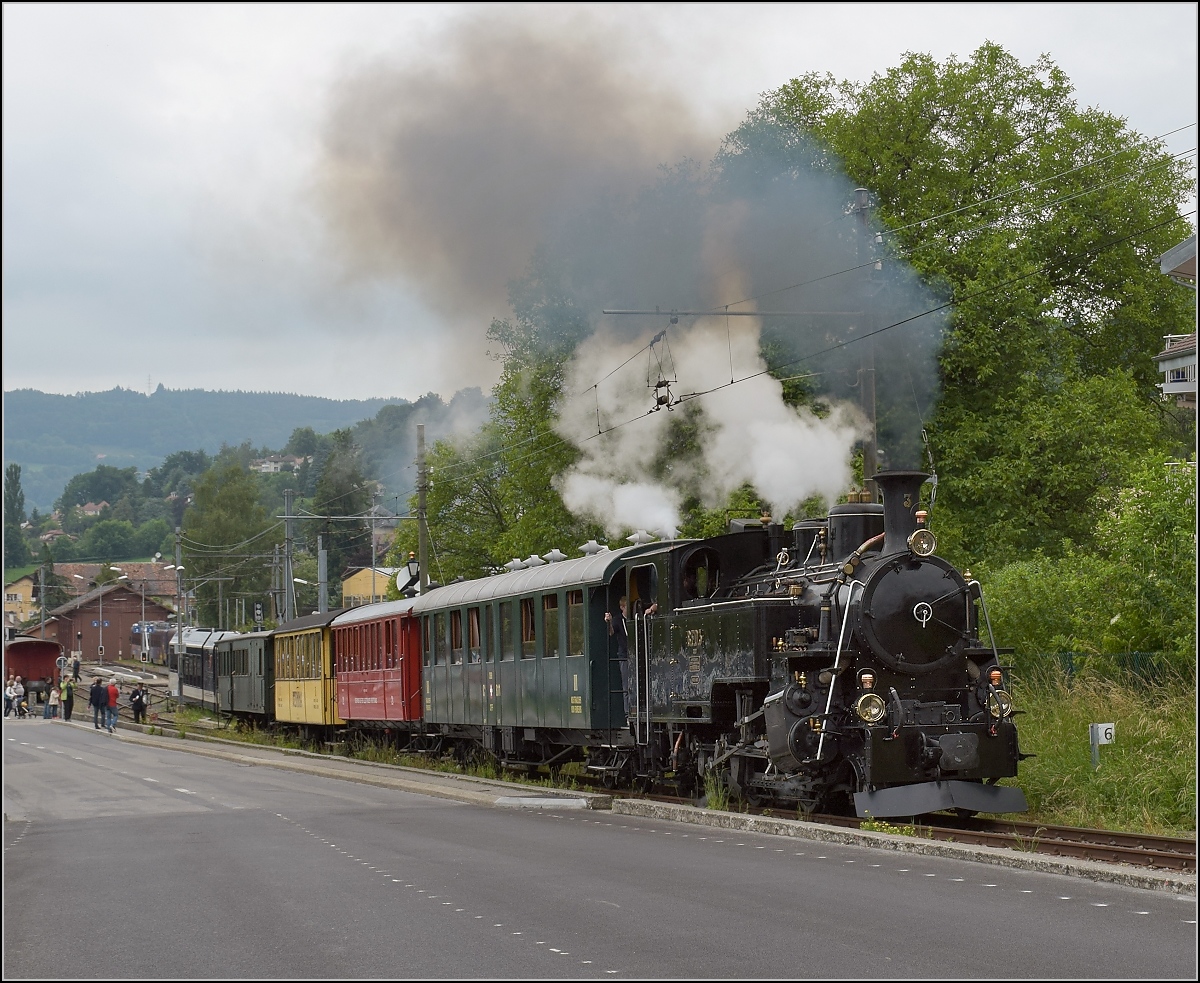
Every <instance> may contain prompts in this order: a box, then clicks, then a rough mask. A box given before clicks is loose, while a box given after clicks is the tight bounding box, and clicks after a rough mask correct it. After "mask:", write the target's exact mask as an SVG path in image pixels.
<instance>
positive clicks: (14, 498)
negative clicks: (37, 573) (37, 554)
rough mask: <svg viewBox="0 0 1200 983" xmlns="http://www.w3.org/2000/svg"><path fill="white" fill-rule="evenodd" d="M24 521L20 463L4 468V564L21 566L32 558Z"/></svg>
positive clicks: (23, 493) (8, 566) (6, 565)
mask: <svg viewBox="0 0 1200 983" xmlns="http://www.w3.org/2000/svg"><path fill="white" fill-rule="evenodd" d="M24 522H25V492H24V491H22V489H21V465H19V464H16V463H13V464H10V465H8V467H6V468H5V469H4V566H5V568H6V569H7V568H15V567H23V566H25V565H26V564H28V563H29V562H30V560H32V555H31V554H30V552H29V544H28V543H26V542H25V534H24V531H23V530H22V529H21V525H22V524H23V523H24Z"/></svg>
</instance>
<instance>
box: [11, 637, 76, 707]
mask: <svg viewBox="0 0 1200 983" xmlns="http://www.w3.org/2000/svg"><path fill="white" fill-rule="evenodd" d="M62 654H63V647H62V646H61V645H60V644H59V643H58V642H54V641H51V640H50V639H48V638H34V637H33V636H32V635H18V636H17V637H16V638H14V639H11V640H10V641H7V642H5V643H4V678H5V679H8V677H9V676H20V677H21V680H22V682H23V683H24V686H25V692H26V694H27V698H28V699H29V705H30V706H33V704H34V701H35V697H36V694H38V693H43V692H44V691H46V683H45V681H46V679H54V680H57V679H58V678H59V676H60V675H61V674H62V669H60V668H59V665H58V660H59V658H60V657H61V656H62ZM44 698H45V697H44V696H43V697H42V699H44Z"/></svg>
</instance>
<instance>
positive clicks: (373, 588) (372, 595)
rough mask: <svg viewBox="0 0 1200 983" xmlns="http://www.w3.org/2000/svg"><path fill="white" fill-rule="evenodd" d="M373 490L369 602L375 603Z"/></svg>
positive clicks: (372, 502)
mask: <svg viewBox="0 0 1200 983" xmlns="http://www.w3.org/2000/svg"><path fill="white" fill-rule="evenodd" d="M375 563H376V560H375V492H372V493H371V603H372V604H374V603H375Z"/></svg>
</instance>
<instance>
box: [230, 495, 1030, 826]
mask: <svg viewBox="0 0 1200 983" xmlns="http://www.w3.org/2000/svg"><path fill="white" fill-rule="evenodd" d="M926 478H927V476H926V475H924V474H923V473H920V472H915V471H893V472H885V473H880V474H878V475H876V476H875V481H876V483H877V484H878V486H879V488H880V489H881V491H882V493H883V504H882V505H878V504H875V503H873V502H870V501H851V502H849V503H847V504H844V505H838V506H835V507H834V508H833V509H831V511H830V513H829V515H828V516H827V517H826V518H824V519H819V520H805V521H802V522H800V523H797V524H796V526H795V527H794V528H793V529H792V530H790V531H787V532H785V530H784V528H783V526H782V525H780V524H778V523H773V522H771V521H769V520H764V521H747V520H735V521H734V522H733V523H731V530H730V531H729V532H728V533H727V534H725V535H722V536H718V537H714V538H711V539H704V540H672V541H666V542H638V543H635V544H634V545H633V546H628V547H622V548H620V549H615V550H610V549H608V548H607V547H602V546H599V545H597V544H595V543H594V542H593V543H589V544H586V545H585V546H584V547H581V548H580V549H581V551H582V552H583V553H584V555H583V556H582V557H580V558H577V559H567V558H565V557H564V556H563V554H561V553H560V552H558V551H557V550H555V551H552V552H551V553H548V554H546V556H545V557H538V556H531V557H529V559H528V560H525V561H519V562H514V563H513V564H510V569H509V572H507V573H503V574H498V575H496V576H492V577H485V578H482V579H479V580H472V581H465V582H459V583H453V584H448V585H445V586H440V587H436V589H433V590H429V591H427V592H426V593H425V594H423V595H422V596H420V597H418V598H415V599H404V600H399V601H389V602H384V603H380V604H370V605H365V606H363V607H357V608H352V609H349V610H346V611H341V612H330V613H328V614H322V615H312V616H308V617H306V618H302V619H298V620H297V621H295V622H292V623H290V624H287V625H283V626H280V628H279V629H277V630H276V631H275V632H272V633H259V634H258V635H255V636H246V640H245V642H243V641H242V640H239V639H225V640H222V641H218V642H217V643H216V645H215V650H214V653H213V656H212V660H211V661H212V664H213V665H214V666H215V667H216V668H215V673H216V675H215V678H214V683H215V685H214V686H213V688H212V694H213V698H214V699H217V700H218V703H219V704H220V705H221V709H222V710H224V711H227V712H230V713H234V714H237V715H241V716H247V717H250V718H254V717H256V716H257V717H262V716H266V717H271V718H273V719H274V721H275V722H278V723H282V724H287V725H293V726H301V727H305V728H312V727H318V728H324V729H326V730H372V731H374V732H375V734H376V735H379V734H380V733H382V734H383V735H385V736H386V737H387V738H388V739H390V740H392V741H395V742H396V743H399V744H401V745H408V746H410V747H413V748H417V749H421V750H434V751H437V750H448V749H453V750H455V751H456V752H458V753H460V754H469V753H486V754H488V755H490V756H494V758H496V759H498V760H499V761H500V762H501V763H502V764H503V765H505V766H508V767H522V768H537V767H545V766H548V767H550V768H551V769H553V768H555V767H557V766H560V765H562V764H563V763H565V762H567V761H583V762H585V763H586V768H587V770H588V771H589V772H591V773H593V774H595V775H597V776H598V777H599V778H601V779H602V780H603V782H604V784H606V785H609V786H612V787H616V786H627V785H635V784H640V785H643V786H646V787H648V786H651V785H669V786H673V787H675V788H677V789H678V790H679V791H680V792H681V794H685V795H687V794H694V793H695V792H696V791H697V790H698V789H699V788H700V787H701V786H708V787H709V788H711V787H712V784H713V783H721V784H722V785H724V786H725V787H726V788H727V789H728V790H729V791H731V792H732V793H733V794H735V795H737V796H739V797H742V798H745V799H748V800H750V801H752V802H755V801H770V802H772V803H779V804H786V805H789V806H794V807H798V808H799V809H800V810H802V811H804V812H813V811H820V812H847V813H855V812H856V813H857V814H858V815H860V816H871V817H878V818H883V817H889V816H914V815H920V814H923V813H927V812H934V811H940V810H945V809H952V810H958V811H959V812H961V813H968V814H969V813H976V812H988V813H1003V812H1021V811H1024V810H1025V809H1026V803H1025V798H1024V795H1023V794H1022V792H1021V791H1020V789H1019V788H1016V787H1011V786H1004V785H1000V784H998V783H999V781H1000V780H1001V779H1005V778H1013V777H1015V776H1016V774H1017V765H1018V762H1019V761H1020V759H1021V757H1022V755H1021V752H1020V749H1019V745H1018V741H1017V729H1016V726H1015V724H1014V720H1013V714H1014V710H1013V701H1012V699H1011V697H1010V695H1009V693H1008V691H1007V689H1006V686H1005V677H1006V670H1005V668H1004V667H1003V666H1002V665H1001V664H1000V654H1001V652H1000V650H998V649H996V648H995V647H994V646H992V645H985V644H983V643H982V642H981V640H980V638H979V617H980V614H981V612H982V614H983V616H984V617H985V618H986V608H985V607H984V606H983V603H982V596H981V593H980V590H979V585H978V583H977V582H975V581H974V580H971V579H969V578H968V577H967V576H964V574H962V573H961V572H959V571H958V570H956V569H955V568H954V567H953V566H952V565H951V564H950V563H948V562H947V561H946V560H944V559H942V558H940V557H938V556H936V555H935V553H934V549H935V542H934V538H933V535H932V533H931V532H930V530H929V529H928V528H926V526H925V522H924V518H925V513H924V512H923V511H922V510H921V509H920V495H919V493H920V489H921V485H922V484H923V483H924V481H925V480H926ZM864 497H865V496H864ZM622 601H624V605H622ZM623 606H624V608H625V610H626V611H627V612H628V613H629V620H628V621H627V622H625V623H624V624H625V625H626V628H627V632H626V634H627V638H628V644H627V645H622V644H620V641H619V639H618V637H617V636H618V634H619V633H617V632H612V631H610V625H611V624H612V623H613V621H614V620H615V619H620V618H622V617H623V613H622V607H623ZM606 615H607V616H608V617H606ZM989 634H990V633H989ZM251 641H252V642H253V646H252V647H253V649H254V651H253V652H252V653H251V652H249V650H248V649H247V650H246V651H245V652H243V651H242V649H244V648H246V645H248V644H250V642H251ZM239 645H240V646H241V648H239ZM227 676H228V677H230V678H226V677H227ZM234 677H237V678H234ZM238 694H242V695H241V696H239V695H238ZM226 704H228V705H226Z"/></svg>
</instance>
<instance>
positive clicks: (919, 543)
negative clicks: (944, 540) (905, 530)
mask: <svg viewBox="0 0 1200 983" xmlns="http://www.w3.org/2000/svg"><path fill="white" fill-rule="evenodd" d="M908 548H909V549H910V550H912V551H913V552H914V553H916V554H917V556H929V554H930V553H932V552H933V551H934V550H935V549H937V540H936V539H934V538H933V533H931V532H930V531H929V530H928V529H918V530H917V531H916V532H914V533H913V534H912V535H911V536H909V537H908Z"/></svg>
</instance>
